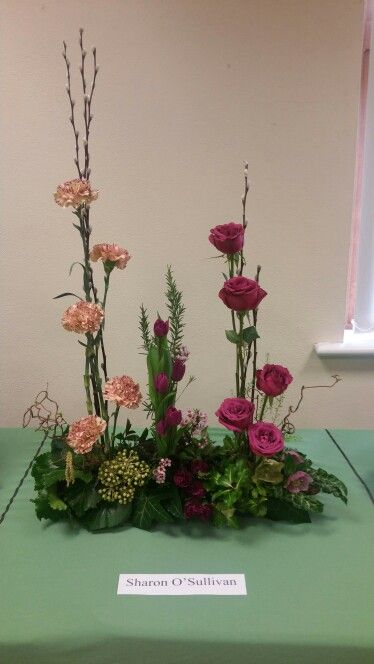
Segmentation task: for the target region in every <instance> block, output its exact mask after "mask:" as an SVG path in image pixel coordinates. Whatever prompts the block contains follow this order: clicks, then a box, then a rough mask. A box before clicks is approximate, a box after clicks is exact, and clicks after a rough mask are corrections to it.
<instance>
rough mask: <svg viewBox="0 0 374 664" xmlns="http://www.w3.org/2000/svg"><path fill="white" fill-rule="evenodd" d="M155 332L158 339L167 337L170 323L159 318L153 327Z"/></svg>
mask: <svg viewBox="0 0 374 664" xmlns="http://www.w3.org/2000/svg"><path fill="white" fill-rule="evenodd" d="M153 331H154V333H155V336H156V337H166V335H167V333H168V332H169V321H168V320H161V318H157V320H156V322H155V324H154V326H153Z"/></svg>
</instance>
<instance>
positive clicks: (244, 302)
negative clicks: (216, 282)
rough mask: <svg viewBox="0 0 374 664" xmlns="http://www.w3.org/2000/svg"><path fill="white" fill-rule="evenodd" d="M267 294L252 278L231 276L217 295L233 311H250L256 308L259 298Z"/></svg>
mask: <svg viewBox="0 0 374 664" xmlns="http://www.w3.org/2000/svg"><path fill="white" fill-rule="evenodd" d="M265 295H267V293H266V291H264V289H263V288H261V286H259V284H258V283H257V281H255V280H254V279H247V277H231V279H227V281H225V283H224V284H223V287H222V288H221V290H220V292H219V293H218V296H219V297H220V298H221V300H222V302H223V303H224V304H225V305H226V307H228V308H229V309H232V310H233V311H250V310H252V309H257V307H258V305H259V304H260V302H261V300H263V298H264V297H265Z"/></svg>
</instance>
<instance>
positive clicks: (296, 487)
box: [285, 470, 313, 493]
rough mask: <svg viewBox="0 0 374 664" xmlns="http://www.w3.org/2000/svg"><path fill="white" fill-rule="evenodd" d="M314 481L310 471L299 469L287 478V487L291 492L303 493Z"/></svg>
mask: <svg viewBox="0 0 374 664" xmlns="http://www.w3.org/2000/svg"><path fill="white" fill-rule="evenodd" d="M312 482H313V477H311V476H310V475H308V473H304V471H303V470H297V471H296V473H293V475H290V476H289V477H288V478H287V481H286V483H285V487H286V489H287V491H289V492H290V493H301V492H302V491H308V490H309V486H310V485H311V484H312Z"/></svg>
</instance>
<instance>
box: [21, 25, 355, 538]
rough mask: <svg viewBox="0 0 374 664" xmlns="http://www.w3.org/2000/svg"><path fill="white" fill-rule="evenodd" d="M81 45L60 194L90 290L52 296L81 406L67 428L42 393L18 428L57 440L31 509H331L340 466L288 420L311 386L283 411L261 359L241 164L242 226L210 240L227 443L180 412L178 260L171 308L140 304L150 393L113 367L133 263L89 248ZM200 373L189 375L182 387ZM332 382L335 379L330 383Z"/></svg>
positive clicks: (83, 516) (190, 512)
mask: <svg viewBox="0 0 374 664" xmlns="http://www.w3.org/2000/svg"><path fill="white" fill-rule="evenodd" d="M79 44H80V55H81V61H80V75H81V83H82V93H83V119H84V135H83V140H82V142H80V136H79V131H78V129H77V124H76V115H75V101H74V99H73V97H72V90H71V76H70V73H71V65H70V61H69V59H68V56H67V49H66V44H65V43H64V50H63V58H64V61H65V65H66V71H67V85H66V89H67V95H68V100H69V105H70V113H71V114H70V123H71V125H72V129H73V135H74V143H75V160H74V161H75V166H76V168H77V178H75V179H72V180H69V181H67V182H64V183H63V184H61V185H59V186H58V187H57V191H56V193H55V194H54V198H55V202H56V203H57V205H59V206H60V207H63V208H71V210H72V213H73V215H74V218H75V219H74V223H73V228H74V230H75V231H77V232H78V235H79V237H80V241H81V245H82V260H81V261H78V262H76V263H73V265H72V267H71V268H70V271H71V270H72V269H73V268H74V267H75V266H76V267H77V269H78V268H79V269H80V270H82V277H83V279H82V295H79V294H76V293H70V292H66V293H62V294H61V295H58V296H57V298H65V297H72V298H74V299H75V301H74V302H73V304H71V305H70V306H69V307H68V308H67V309H66V310H65V311H64V313H63V314H62V319H61V324H62V326H63V328H64V329H65V330H66V331H68V332H72V333H74V334H76V335H78V343H79V344H80V345H81V346H82V351H83V355H84V361H83V365H84V372H83V387H84V394H85V400H86V411H87V412H86V413H85V414H82V417H80V418H79V419H78V420H76V421H74V422H70V423H68V422H66V421H65V419H64V417H63V415H62V414H61V412H60V410H59V408H58V405H57V403H56V402H55V401H53V400H52V399H50V397H49V395H48V392H47V391H43V392H41V393H40V394H39V395H38V396H37V397H36V399H35V402H34V403H33V404H32V406H31V407H30V408H29V409H28V410H27V411H26V413H25V416H24V425H25V426H26V425H28V424H30V423H31V422H34V421H35V420H36V422H37V429H39V430H41V431H42V432H43V433H44V439H45V440H47V439H48V440H49V441H50V448H49V450H48V451H46V452H44V453H42V454H39V456H38V457H37V458H36V460H35V462H34V465H33V468H32V476H33V478H34V481H35V490H36V497H35V499H34V503H35V509H36V514H37V517H38V518H39V519H48V520H51V521H60V520H69V521H70V522H72V523H75V524H77V523H78V524H80V525H82V526H83V527H85V528H87V529H88V530H91V531H98V530H105V529H109V528H114V527H117V526H123V525H124V524H131V525H133V526H136V527H138V528H143V529H150V528H151V527H152V526H154V525H156V524H158V523H173V522H183V521H185V520H201V521H205V522H211V523H212V524H213V525H214V526H217V527H222V526H231V527H238V526H239V525H240V523H241V520H242V518H243V517H249V518H253V517H266V518H268V519H272V520H286V521H290V522H294V523H300V522H309V521H310V520H311V519H310V514H311V513H313V512H317V513H320V512H322V510H323V503H322V502H321V500H320V494H322V493H329V494H333V495H334V496H336V497H337V498H340V499H341V500H343V501H344V502H346V501H347V489H346V487H345V486H344V484H343V483H342V482H341V481H340V480H339V479H338V478H336V477H335V476H334V475H331V474H329V473H327V472H326V471H325V470H323V469H322V468H316V467H314V466H313V464H312V461H311V460H310V459H308V458H307V457H306V456H305V455H304V454H302V453H301V452H299V451H298V450H296V449H294V448H293V446H292V447H290V446H289V443H290V442H291V440H292V437H293V434H294V427H293V425H292V423H291V421H290V417H291V415H292V414H293V413H295V412H296V410H297V409H298V408H299V406H300V404H301V402H302V399H303V395H304V391H305V390H306V389H308V387H306V386H303V387H302V389H301V394H300V399H299V402H298V403H297V405H296V406H289V408H288V409H286V411H285V414H284V415H283V417H282V415H281V412H282V409H283V407H284V399H285V393H286V390H287V388H288V386H289V385H290V383H291V382H292V380H293V378H292V375H291V373H290V372H289V370H288V369H287V368H286V367H283V366H281V365H279V364H269V363H266V364H265V365H264V366H261V367H259V366H258V343H259V334H258V331H257V327H258V315H259V312H260V309H261V303H262V301H263V300H264V298H265V297H266V296H267V292H266V291H265V290H264V288H263V287H262V285H261V284H260V272H261V269H260V267H258V268H257V272H256V275H255V277H254V279H250V278H248V277H246V276H244V274H243V273H244V268H245V267H246V261H245V256H244V243H245V239H246V235H247V233H248V230H247V225H248V224H247V219H246V199H247V194H248V190H249V186H248V165H247V164H246V165H245V170H244V194H243V197H242V220H241V223H236V222H230V223H226V224H222V225H218V226H216V227H214V228H212V229H211V231H210V235H209V241H210V243H211V244H212V245H213V246H214V247H215V249H216V250H217V251H218V252H219V256H220V257H221V258H222V260H223V262H224V264H225V270H226V272H225V273H224V275H223V276H224V282H223V285H222V287H221V289H220V291H219V293H218V296H219V298H220V300H221V301H222V303H223V305H225V306H226V307H227V309H228V312H229V316H230V321H231V325H230V329H228V330H226V337H227V339H228V341H229V342H230V343H231V344H232V346H233V349H234V351H235V352H234V363H235V370H234V386H235V390H234V396H233V395H232V393H231V395H228V396H226V398H224V399H223V401H222V403H221V404H220V406H219V407H218V408H217V412H216V416H217V418H218V421H219V423H220V424H221V425H222V427H224V428H225V429H226V430H227V435H226V436H225V437H224V439H223V443H222V444H216V443H215V442H214V440H212V439H211V437H210V435H209V430H208V421H207V416H206V414H205V413H204V412H202V411H201V410H199V409H189V410H187V412H185V413H182V411H181V410H180V409H179V408H178V388H179V386H180V384H181V383H182V381H183V380H184V379H185V374H186V366H187V363H188V357H189V353H188V350H187V348H186V346H185V345H184V343H183V333H184V313H185V308H184V305H183V299H182V293H181V291H180V289H179V288H178V285H177V283H176V280H175V277H174V274H173V272H172V269H171V267H168V268H167V271H166V291H165V296H166V309H165V310H164V315H163V317H161V316H160V315H159V314H157V315H156V316H155V318H154V319H153V320H152V321H151V320H150V316H149V313H148V312H147V310H146V309H145V308H144V307H143V306H141V309H140V318H139V328H140V332H141V337H142V352H143V353H144V355H145V356H146V361H147V371H148V385H147V394H146V396H145V397H144V398H143V396H142V393H141V390H140V387H139V384H138V383H137V382H136V380H134V379H133V378H132V377H130V376H128V375H121V376H112V375H111V374H109V373H108V363H107V355H106V350H105V334H104V332H105V324H106V315H107V313H106V312H107V299H108V292H109V286H110V280H111V278H112V275H113V274H114V273H117V271H118V270H119V271H123V270H125V268H126V267H127V265H128V262H129V260H130V258H131V257H130V254H129V252H128V251H127V249H123V248H122V247H121V246H119V245H118V244H109V243H99V244H94V245H93V246H91V234H92V230H93V226H92V222H91V218H90V214H91V206H92V205H93V204H94V202H95V201H96V200H97V198H98V191H96V190H95V189H94V188H93V187H92V184H91V181H90V176H91V168H90V152H89V138H90V131H91V123H92V119H93V115H92V100H93V93H94V90H95V84H96V78H97V74H98V66H97V62H96V49H95V48H93V49H92V56H93V76H92V83H91V84H90V85H89V84H88V82H87V53H86V50H85V48H84V45H83V30H80V39H79ZM82 147H83V154H82V153H81V148H82ZM94 263H101V272H102V288H101V289H98V288H97V287H96V276H95V275H94V266H93V264H94ZM152 323H153V324H152ZM192 380H194V379H193V377H190V378H189V379H188V380H187V382H186V385H185V388H184V389H186V387H188V385H189V384H190V383H191V382H192ZM338 380H339V378H338V377H337V376H335V377H334V381H333V385H334V384H335V383H336V382H337V381H338ZM331 386H332V385H330V386H326V387H331ZM312 387H314V386H312ZM141 404H142V405H143V407H144V409H145V411H146V413H147V417H148V418H149V426H148V427H147V428H146V429H144V430H143V431H142V432H139V431H135V430H134V429H133V428H132V427H131V423H130V421H129V419H127V423H126V425H125V427H122V428H121V427H119V426H118V417H119V414H120V412H121V411H122V410H123V409H125V410H132V409H135V408H138V407H139V406H140V405H141Z"/></svg>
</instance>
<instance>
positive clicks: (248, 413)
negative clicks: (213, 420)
mask: <svg viewBox="0 0 374 664" xmlns="http://www.w3.org/2000/svg"><path fill="white" fill-rule="evenodd" d="M254 410H255V407H254V404H253V403H252V401H248V399H242V398H240V397H233V398H229V399H224V400H223V401H222V403H221V405H220V407H219V408H218V410H217V411H216V413H215V414H216V416H217V417H218V420H219V422H220V424H223V426H224V427H226V429H230V430H231V431H244V430H245V429H248V427H249V426H250V425H251V424H252V422H253V413H254Z"/></svg>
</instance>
